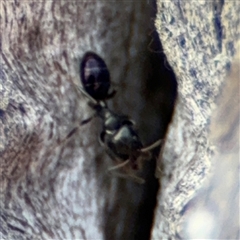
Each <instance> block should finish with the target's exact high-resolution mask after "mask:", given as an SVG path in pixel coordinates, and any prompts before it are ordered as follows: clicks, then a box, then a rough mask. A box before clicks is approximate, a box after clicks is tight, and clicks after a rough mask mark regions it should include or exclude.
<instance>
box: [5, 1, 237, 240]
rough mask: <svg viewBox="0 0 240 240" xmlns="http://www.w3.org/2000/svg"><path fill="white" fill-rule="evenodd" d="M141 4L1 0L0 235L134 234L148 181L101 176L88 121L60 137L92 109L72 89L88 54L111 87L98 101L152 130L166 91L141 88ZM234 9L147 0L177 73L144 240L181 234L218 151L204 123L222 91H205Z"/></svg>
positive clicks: (215, 79) (218, 82)
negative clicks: (110, 94)
mask: <svg viewBox="0 0 240 240" xmlns="http://www.w3.org/2000/svg"><path fill="white" fill-rule="evenodd" d="M151 8H152V7H151V5H150V4H148V3H147V2H146V3H145V1H143V2H138V3H137V2H135V1H133V2H131V1H130V2H122V1H121V2H119V1H116V2H111V3H110V2H107V1H96V2H76V1H75V2H71V1H70V2H69V1H41V2H40V3H36V2H29V1H27V2H26V1H15V2H9V1H7V0H4V1H2V2H1V67H0V70H1V72H0V76H1V85H0V97H1V101H0V109H1V110H0V124H1V125H0V139H1V141H0V160H1V182H0V184H1V202H0V204H1V205H0V207H1V209H0V212H1V223H0V232H1V238H3V239H8V240H9V239H105V238H106V239H134V237H136V235H135V232H136V231H139V229H137V224H138V223H139V220H138V218H139V215H138V210H139V208H140V207H141V205H143V204H144V202H146V201H147V200H146V199H147V198H146V192H147V189H150V188H151V185H149V184H146V186H139V185H137V184H135V183H133V182H131V181H126V180H121V179H116V178H111V177H110V176H108V175H107V174H106V169H107V168H108V167H109V166H110V165H111V164H112V162H111V160H110V159H109V157H108V156H107V154H106V153H105V151H104V150H103V149H102V148H101V146H99V143H98V140H97V137H98V134H99V131H100V130H101V124H100V122H99V121H98V120H97V119H96V120H94V121H92V122H91V123H89V124H88V125H86V126H83V127H81V128H79V129H78V131H76V132H75V133H74V134H73V135H71V136H70V137H67V136H68V135H69V133H70V132H71V130H72V129H73V128H75V127H76V126H78V123H79V122H80V121H81V120H83V119H86V118H87V117H89V116H91V114H92V111H91V110H90V108H89V106H88V105H87V104H86V102H87V101H86V98H85V97H84V96H82V95H81V94H79V93H78V92H77V91H76V90H75V88H74V86H73V85H74V84H79V62H80V60H81V57H82V56H83V54H84V53H85V52H86V51H88V50H92V51H95V52H97V53H98V54H99V55H101V56H102V57H103V58H104V59H105V61H106V63H107V65H108V66H109V69H110V72H111V76H112V79H113V82H114V83H115V84H116V87H117V90H118V93H117V96H116V97H115V98H114V99H113V101H112V103H111V104H110V107H111V108H112V109H115V110H116V111H117V112H122V113H124V114H128V115H129V116H131V118H133V119H134V120H135V121H136V122H137V123H138V126H139V130H140V134H141V136H142V137H143V139H144V140H145V142H146V143H150V142H151V141H153V140H154V139H156V138H158V137H159V136H162V135H163V134H164V125H165V124H164V123H163V122H164V120H162V118H163V117H162V116H161V115H164V114H161V115H159V113H158V111H159V109H163V108H164V107H166V106H165V105H164V104H165V103H164V102H166V99H165V98H162V95H163V94H162V92H160V91H159V90H158V89H157V91H156V92H154V89H153V90H152V92H150V94H149V93H148V94H143V93H145V92H143V93H142V91H141V87H142V86H143V85H144V83H145V78H146V76H147V74H146V72H145V71H146V64H148V63H149V62H150V61H151V58H150V57H149V55H148V53H147V45H149V43H150V40H149V39H148V36H147V34H149V33H150V31H149V28H148V27H149V23H151V22H153V19H152V18H151V17H150V11H151ZM238 12H240V11H239V4H238V2H237V1H230V2H225V3H223V2H221V1H214V2H209V1H206V3H203V2H201V3H197V2H191V3H190V2H188V1H184V2H175V1H172V2H169V1H168V2H160V1H159V2H158V13H157V17H156V28H157V30H158V33H159V37H160V39H161V42H162V45H163V50H164V53H165V54H166V59H167V61H168V62H169V63H170V65H171V67H172V68H173V69H174V72H175V74H176V77H177V81H178V100H177V104H176V107H175V112H174V116H173V120H172V123H171V124H170V126H169V128H168V133H167V135H166V139H165V144H164V147H163V148H162V150H161V154H160V157H159V159H158V169H157V171H156V175H157V176H158V177H159V182H160V184H161V185H162V186H161V189H160V190H161V191H159V196H158V206H157V208H156V215H155V223H154V226H153V229H152V239H167V238H168V239H175V238H179V237H185V238H187V237H191V236H192V235H188V234H190V233H189V232H187V230H186V229H187V228H186V224H185V225H184V223H186V222H187V220H186V222H184V217H186V216H188V215H186V214H185V213H189V212H190V211H186V207H188V206H189V201H190V200H191V198H193V196H194V194H195V193H196V191H197V190H198V189H199V188H200V186H201V185H202V182H203V181H204V179H205V178H206V176H207V173H208V172H209V168H210V165H211V162H212V161H214V159H213V156H215V158H216V156H218V155H212V154H213V151H212V146H214V140H211V139H213V138H212V136H215V135H216V134H215V132H216V130H214V129H213V130H212V133H211V134H212V135H211V136H210V130H209V122H210V121H211V120H212V116H213V110H214V109H215V114H216V115H217V114H218V109H216V103H217V101H218V102H219V104H220V103H222V102H223V100H221V99H225V97H223V98H217V96H218V95H219V93H220V92H221V91H223V89H224V88H223V83H224V80H225V79H227V78H226V75H227V73H228V69H229V67H230V66H231V65H232V61H233V57H234V56H236V55H237V46H238V44H239V16H238ZM219 22H220V26H221V29H222V30H221V31H220V29H219V28H218V23H219ZM236 65H238V64H237V63H236ZM161 78H164V76H162V77H161ZM159 81H160V79H159ZM233 90H234V89H233ZM233 90H231V91H233ZM224 94H226V95H227V93H223V96H225V95H224ZM151 95H152V96H151ZM235 95H237V94H236V93H235ZM150 96H151V97H152V98H151V99H150ZM159 96H160V97H159ZM164 96H165V95H164ZM155 97H159V98H156V99H157V100H155V102H154V101H153V100H152V99H154V98H155ZM159 99H160V100H159ZM229 101H233V100H232V98H230V100H229ZM237 104H238V102H236V105H237ZM230 105H231V104H230ZM167 106H168V105H167ZM146 109H147V110H146ZM219 111H220V110H219ZM221 111H222V112H226V110H225V109H224V108H223V110H221ZM235 111H238V110H235ZM168 114H169V113H168ZM234 116H235V115H234ZM233 118H234V117H233ZM235 118H236V117H235ZM214 121H216V122H218V120H214ZM237 124H238V123H237V121H235V122H234V124H233V128H234V126H237ZM230 131H231V129H227V130H226V132H230ZM236 138H237V137H236V136H235V139H236ZM217 139H218V140H215V141H220V142H222V141H223V140H221V138H220V140H219V138H217ZM234 151H235V155H234V156H233V158H234V159H236V157H237V155H238V150H234ZM221 157H222V156H221ZM212 171H213V172H214V171H215V170H214V169H213V170H212ZM223 172H224V170H223ZM218 179H219V178H217V180H215V183H216V182H218ZM151 181H152V180H151ZM232 184H233V192H232V195H234V194H237V188H236V185H234V181H232ZM210 186H215V185H211V184H210ZM205 193H206V196H208V194H211V193H210V192H209V191H208V190H205ZM214 202H216V203H219V202H220V201H219V198H218V197H217V198H215V200H214ZM234 204H235V202H234ZM204 206H205V205H204ZM227 208H228V206H225V208H224V210H226V209H227ZM234 208H235V205H234V206H232V211H234V210H233V209H234ZM194 209H195V208H194ZM193 211H194V210H193ZM183 213H184V214H183ZM142 218H144V216H142ZM140 220H141V219H140ZM216 221H217V219H216ZM221 221H222V222H224V223H225V220H224V217H222V218H221ZM237 231H238V229H237V227H235V228H234V233H236V232H237ZM234 233H233V234H234ZM214 234H216V232H214ZM211 236H212V235H211ZM214 236H215V235H214ZM218 236H224V235H218ZM232 236H233V235H232Z"/></svg>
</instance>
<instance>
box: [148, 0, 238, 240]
mask: <svg viewBox="0 0 240 240" xmlns="http://www.w3.org/2000/svg"><path fill="white" fill-rule="evenodd" d="M239 10H240V5H239V4H238V2H237V1H225V2H224V1H201V2H196V1H194V2H192V1H191V2H190V1H184V2H180V1H179V2H176V1H170V2H169V1H168V2H163V1H158V13H157V17H156V28H157V31H158V33H159V37H160V39H161V42H162V45H163V49H164V53H165V54H166V57H167V60H168V62H169V64H170V65H171V66H172V68H173V70H174V73H175V74H176V77H177V82H178V100H177V104H176V107H175V113H174V116H173V121H172V123H171V124H170V126H169V130H168V133H167V136H166V141H165V145H164V147H163V148H162V153H161V155H162V157H161V158H160V159H159V160H160V161H159V163H158V166H159V167H158V168H159V169H160V174H159V171H158V172H157V173H158V175H160V176H162V178H161V184H162V188H161V189H162V190H161V191H160V192H159V195H158V207H157V211H156V218H155V224H154V227H153V231H152V239H196V238H202V239H238V238H239V236H237V235H238V232H239V229H238V228H237V227H236V225H235V224H233V225H232V227H230V229H227V228H223V229H221V228H222V227H224V226H229V224H228V223H227V222H228V219H229V217H227V216H228V215H227V216H225V218H224V214H223V213H226V212H227V211H228V210H230V212H231V213H232V212H234V211H236V210H237V209H238V205H237V202H238V201H237V200H236V196H237V195H238V194H239V193H238V191H239V190H238V187H237V181H236V180H237V179H236V177H237V174H236V171H235V170H234V166H235V167H236V165H238V164H237V162H238V159H239V149H238V150H237V145H238V144H237V143H238V141H239V139H238V137H239V136H236V135H235V134H232V132H233V131H235V129H238V125H239V121H238V120H239V118H238V116H239V88H237V86H239V84H238V81H239V75H237V74H236V75H235V79H232V80H231V84H232V87H231V86H230V85H231V84H230V83H229V81H230V79H229V77H227V76H228V75H229V74H230V71H229V70H230V69H232V68H233V67H234V65H235V67H237V68H239V58H238V59H236V56H239V38H240V30H239V14H238V13H237V12H238V11H239ZM234 58H235V61H234ZM234 71H236V70H234ZM225 85H228V87H227V86H225ZM233 86H235V87H236V88H234V87H233ZM237 89H238V90H237ZM220 93H222V96H221V97H218V96H219V94H220ZM226 99H227V100H228V102H227V104H228V108H231V110H230V109H228V108H227V107H226ZM215 115H217V116H222V120H221V122H220V119H219V117H218V118H216V119H214V118H213V117H214V116H215ZM210 122H212V123H211V124H212V131H210V127H209V124H210ZM228 124H230V126H229V125H228ZM216 125H217V126H218V127H216ZM220 129H221V130H222V131H223V132H222V133H221V134H222V137H220V136H219V134H220V131H221V130H220ZM218 136H219V137H218ZM223 136H228V137H227V138H224V137H223ZM213 139H215V140H213ZM222 145H225V149H223V148H219V146H222ZM226 145H227V146H231V147H230V148H229V149H228V150H227V147H226ZM229 150H230V151H233V152H232V155H230V153H229V154H226V152H227V151H229ZM226 159H228V160H230V161H229V162H227V161H226ZM216 160H217V163H216ZM213 162H215V163H216V164H217V166H216V167H214V166H213V167H212V169H211V165H212V163H213ZM223 166H225V167H226V166H228V168H229V171H231V173H232V176H231V177H228V178H226V179H225V180H226V182H223V180H222V178H225V177H223V176H225V175H227V173H226V172H225V171H224V167H223ZM210 169H211V171H212V173H214V174H213V177H212V178H211V179H210V180H209V181H208V185H207V186H205V188H203V189H202V190H201V191H200V192H198V196H197V197H196V198H195V199H194V200H193V201H190V200H191V199H192V198H193V197H194V196H195V195H196V192H197V191H198V190H199V188H200V187H201V186H202V184H203V182H204V181H205V180H206V179H207V178H208V177H209V176H210V175H209V172H210ZM220 170H221V173H222V175H220V174H219V173H218V171H220ZM217 173H218V174H217ZM229 174H230V173H229ZM230 175H231V174H230ZM233 179H235V182H234V180H233ZM217 183H219V184H220V183H221V184H223V186H222V188H220V187H218V188H217ZM228 184H229V185H228ZM227 186H231V187H230V188H231V190H232V191H231V190H228V192H229V191H230V192H231V196H229V198H225V199H224V197H223V196H222V195H221V194H219V193H222V194H223V195H224V190H226V189H227V188H228V187H227ZM213 188H214V189H213ZM220 190H221V192H220ZM216 192H218V194H217V195H216V194H215V195H214V193H216ZM210 196H212V198H211V199H209V198H210ZM237 198H238V197H237ZM227 199H231V202H232V203H233V204H231V205H229V204H227ZM220 202H224V205H221V204H220ZM200 206H201V207H200ZM234 221H236V222H238V218H237V215H234V217H233V219H232V221H231V223H233V222H234Z"/></svg>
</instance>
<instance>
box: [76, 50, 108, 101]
mask: <svg viewBox="0 0 240 240" xmlns="http://www.w3.org/2000/svg"><path fill="white" fill-rule="evenodd" d="M80 74H81V80H82V85H83V88H84V89H85V91H86V92H87V93H88V94H89V95H90V96H91V97H93V98H94V99H96V100H104V99H105V98H106V96H107V95H108V91H109V88H110V74H109V71H108V68H107V65H106V63H105V62H104V61H103V59H102V58H101V57H99V56H98V55H97V54H96V53H93V52H87V53H86V54H85V55H84V57H83V60H82V62H81V69H80Z"/></svg>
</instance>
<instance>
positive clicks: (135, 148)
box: [78, 52, 161, 183]
mask: <svg viewBox="0 0 240 240" xmlns="http://www.w3.org/2000/svg"><path fill="white" fill-rule="evenodd" d="M80 75H81V81H82V85H83V88H81V87H78V89H79V90H80V91H81V92H82V93H83V94H84V95H85V96H86V97H87V98H88V99H89V102H88V104H89V106H90V107H91V108H92V109H93V110H94V111H95V114H94V115H93V116H92V117H90V118H88V119H86V120H84V121H82V122H81V125H84V124H86V123H88V122H90V121H91V120H92V119H93V118H94V117H100V118H101V119H102V122H103V126H102V132H101V134H100V136H99V140H100V143H101V145H102V146H103V147H104V148H105V149H106V152H107V153H108V155H109V156H110V157H111V158H112V159H113V160H114V161H115V162H117V163H118V164H117V165H116V166H114V167H111V168H109V169H108V170H109V171H115V170H118V169H120V168H123V167H125V169H126V174H121V173H116V172H115V174H116V175H118V176H119V177H124V178H129V177H130V178H132V179H133V180H135V181H137V182H139V183H144V180H143V179H142V178H140V177H138V176H136V174H135V171H137V170H138V169H139V168H140V165H141V162H142V160H145V159H149V158H150V157H151V153H150V151H151V150H152V149H154V148H156V147H157V146H159V145H160V144H161V140H159V141H157V142H155V143H154V144H152V145H151V146H148V147H145V148H144V147H143V145H142V142H141V140H140V138H139V136H138V134H137V132H136V130H135V128H134V122H133V121H132V120H130V119H129V117H128V116H125V115H118V114H116V113H114V112H113V111H111V110H110V109H109V108H108V107H107V105H106V103H105V100H106V99H109V98H112V97H113V96H114V95H115V93H116V91H112V92H111V93H109V88H110V85H111V83H110V74H109V71H108V68H107V66H106V64H105V62H104V61H103V59H102V58H101V57H99V56H98V55H97V54H95V53H93V52H87V53H86V54H85V55H84V57H83V60H82V62H81V69H80Z"/></svg>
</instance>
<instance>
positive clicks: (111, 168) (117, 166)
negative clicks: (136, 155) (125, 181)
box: [108, 159, 129, 172]
mask: <svg viewBox="0 0 240 240" xmlns="http://www.w3.org/2000/svg"><path fill="white" fill-rule="evenodd" d="M128 163H129V159H128V160H126V161H124V162H123V163H120V164H118V165H116V166H114V167H110V168H108V171H109V172H110V171H113V170H116V169H119V168H122V167H124V166H125V165H127V164H128Z"/></svg>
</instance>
